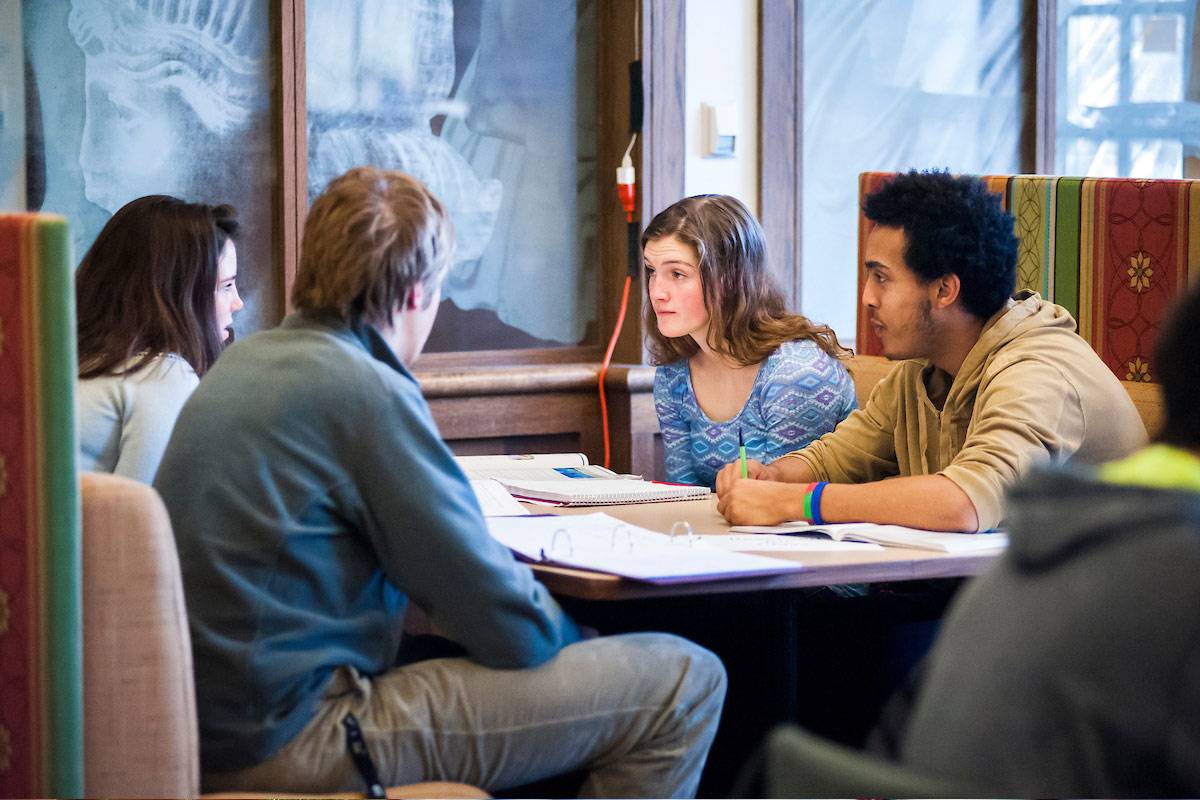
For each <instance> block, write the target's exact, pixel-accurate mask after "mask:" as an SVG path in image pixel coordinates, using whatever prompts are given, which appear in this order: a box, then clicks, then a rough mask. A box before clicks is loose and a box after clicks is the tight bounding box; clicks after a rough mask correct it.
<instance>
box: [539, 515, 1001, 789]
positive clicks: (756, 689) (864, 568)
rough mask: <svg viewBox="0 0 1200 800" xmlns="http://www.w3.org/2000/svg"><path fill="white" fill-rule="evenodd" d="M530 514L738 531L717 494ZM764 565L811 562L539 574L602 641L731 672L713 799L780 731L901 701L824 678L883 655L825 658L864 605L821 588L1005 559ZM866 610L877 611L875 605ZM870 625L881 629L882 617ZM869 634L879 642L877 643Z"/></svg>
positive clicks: (963, 570)
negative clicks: (676, 638)
mask: <svg viewBox="0 0 1200 800" xmlns="http://www.w3.org/2000/svg"><path fill="white" fill-rule="evenodd" d="M527 507H528V508H529V509H530V510H531V511H532V512H533V513H535V514H539V513H540V514H544V513H546V512H547V511H550V512H552V513H555V514H590V513H594V512H596V511H603V512H605V513H607V514H609V515H611V516H613V517H617V518H618V519H621V520H623V521H625V522H628V523H631V524H634V525H639V526H641V527H643V528H647V529H649V530H653V531H658V532H661V533H669V532H670V530H671V526H672V525H673V524H674V523H675V522H677V521H679V520H684V521H686V522H688V523H690V524H691V526H692V530H693V531H694V532H695V533H697V534H701V535H706V536H720V535H722V534H725V533H728V532H729V524H728V523H727V522H725V520H724V519H723V518H722V517H721V515H720V514H718V513H717V501H716V497H715V495H714V496H710V497H708V498H706V499H703V500H689V501H681V502H670V503H644V504H638V505H620V506H601V507H597V506H592V507H586V508H547V507H545V506H534V505H528V506H527ZM763 555H768V556H771V557H774V558H783V559H788V560H793V561H799V562H801V563H802V564H803V565H804V567H805V568H804V569H803V570H801V571H800V572H793V573H788V574H784V575H768V576H761V577H748V578H738V579H726V580H713V581H700V582H696V583H676V584H666V585H658V584H652V583H644V582H641V581H635V580H630V579H628V578H620V577H617V576H615V575H608V574H605V573H599V572H592V571H589V570H580V569H571V568H565V567H554V566H545V565H542V564H534V565H533V569H534V571H535V573H536V574H537V576H538V579H539V580H540V581H541V582H542V583H544V584H545V585H546V587H547V588H548V589H550V591H551V592H552V593H554V594H555V595H556V596H557V597H558V598H559V599H560V601H562V602H563V604H564V606H566V607H567V609H568V611H570V612H571V614H572V615H573V616H574V617H576V619H578V620H579V621H580V622H582V623H584V624H586V625H591V626H593V627H595V628H597V629H598V630H600V631H601V632H602V633H622V632H633V631H639V630H657V631H666V632H670V633H675V634H678V635H681V636H684V637H686V638H688V639H691V640H692V641H695V642H697V643H698V644H701V645H703V646H704V647H707V648H709V649H710V650H712V651H713V652H715V653H716V654H717V655H718V656H719V657H720V658H721V660H722V661H723V662H724V664H725V667H726V671H727V673H728V676H729V693H728V695H727V698H726V705H725V712H724V715H723V717H722V722H721V726H720V728H719V729H718V732H717V739H716V742H715V743H714V745H713V749H712V752H711V754H710V757H709V762H708V766H707V768H706V770H705V774H704V778H703V780H702V782H701V786H700V795H701V796H702V797H725V796H728V793H729V791H730V790H731V788H732V784H733V781H734V778H735V776H736V774H737V772H738V770H739V768H740V767H741V765H742V764H743V763H744V762H745V760H746V758H747V757H748V756H749V754H750V751H751V749H752V748H753V747H754V745H755V744H756V743H757V742H758V741H759V740H760V739H761V738H762V736H763V735H765V734H766V732H767V731H768V730H769V729H770V728H771V727H772V726H773V725H774V724H776V723H779V722H785V721H795V722H801V723H803V724H806V725H809V726H810V727H813V723H814V715H815V716H818V717H823V718H825V719H828V718H831V717H832V718H838V717H841V718H844V719H845V720H850V721H849V722H845V723H841V722H839V724H844V725H845V726H846V727H847V728H850V729H853V728H854V726H855V725H856V724H861V725H866V724H869V722H870V721H872V720H873V719H874V715H875V713H877V704H878V703H879V702H882V699H881V698H882V696H885V695H886V693H887V692H889V691H890V687H887V686H882V685H881V687H874V692H873V691H872V687H869V686H863V685H861V684H859V683H856V682H855V681H857V680H858V679H857V678H855V677H853V676H848V677H847V680H848V681H849V683H850V684H851V685H850V688H849V689H848V690H847V689H846V687H844V686H841V687H839V686H837V685H835V684H831V683H830V680H829V678H828V676H825V675H823V674H822V672H821V670H822V669H824V668H825V667H824V666H823V662H829V663H830V668H831V669H832V671H833V673H834V674H833V676H832V678H833V680H834V681H836V680H837V679H839V678H841V677H843V676H842V674H841V672H840V670H839V669H838V668H837V667H836V665H835V662H836V659H838V658H843V659H844V658H846V657H847V652H846V648H847V647H849V648H850V650H853V651H854V652H853V655H854V656H856V657H860V658H861V660H862V661H863V663H864V664H871V663H874V662H873V661H872V659H873V658H874V657H875V656H878V655H879V652H875V651H870V650H866V651H861V652H860V651H859V649H858V645H857V643H851V644H849V645H848V644H847V641H846V640H841V641H840V644H841V646H842V648H843V650H842V652H837V653H835V652H831V651H828V650H822V649H821V647H822V646H821V645H820V644H818V643H819V642H821V641H823V640H822V638H821V637H822V635H823V634H824V635H828V632H829V630H830V629H837V630H841V629H843V628H846V629H847V630H851V631H852V630H855V629H856V627H857V626H858V625H859V624H860V623H861V622H863V619H864V615H862V614H858V615H857V616H856V613H857V612H855V611H854V608H855V605H856V603H857V602H858V601H855V600H850V601H846V602H840V601H838V600H837V599H836V598H835V597H834V596H833V595H832V593H829V592H826V593H823V594H820V595H817V594H814V593H817V592H820V590H819V588H816V587H822V586H832V585H837V584H862V583H892V582H896V581H909V580H914V579H923V578H956V577H965V576H971V575H976V574H979V573H980V572H983V571H984V570H985V569H987V567H988V566H989V565H990V564H991V563H992V562H993V561H994V560H995V559H996V557H997V554H996V553H988V554H986V555H980V554H971V555H948V554H945V553H937V552H932V551H928V550H915V549H908V548H894V547H893V548H884V549H882V550H874V549H864V550H862V551H858V552H855V551H849V550H831V551H825V552H792V553H787V552H778V551H775V552H764V553H763ZM830 598H834V599H832V600H831V599H830ZM862 602H863V603H866V602H870V601H869V600H868V599H867V598H863V599H862ZM868 608H869V607H868ZM865 616H866V623H867V624H868V626H869V625H870V623H871V619H870V614H869V613H868V614H866V615H865ZM817 628H822V629H823V630H822V631H816V630H815V629H817ZM814 634H815V641H814ZM862 635H863V636H864V637H866V638H867V639H870V633H864V634H862ZM834 636H835V641H837V640H836V634H834ZM852 637H853V635H851V636H850V637H848V638H852ZM882 646H883V645H882V643H880V644H879V647H882ZM814 647H815V649H814ZM880 652H882V651H880ZM814 655H816V656H817V657H816V658H815V659H814V658H813V656H814ZM831 659H832V660H831ZM868 672H869V670H868ZM871 674H873V673H871ZM814 676H815V677H814ZM818 703H820V704H821V705H818ZM855 703H858V705H857V706H856V705H855ZM857 720H861V723H860V722H857ZM818 721H819V720H818ZM816 729H817V730H818V731H819V732H822V733H825V734H827V735H830V734H836V733H837V731H836V730H824V731H822V730H821V729H820V727H819V725H818V726H816Z"/></svg>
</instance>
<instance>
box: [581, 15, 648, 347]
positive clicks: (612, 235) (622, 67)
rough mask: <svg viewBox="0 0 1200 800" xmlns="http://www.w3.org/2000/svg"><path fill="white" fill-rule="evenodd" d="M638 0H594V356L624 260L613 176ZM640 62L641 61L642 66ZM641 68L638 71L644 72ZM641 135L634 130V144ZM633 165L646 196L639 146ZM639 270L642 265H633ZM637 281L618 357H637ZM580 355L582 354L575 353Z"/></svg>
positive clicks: (625, 142) (622, 136)
mask: <svg viewBox="0 0 1200 800" xmlns="http://www.w3.org/2000/svg"><path fill="white" fill-rule="evenodd" d="M642 2H643V0H611V1H610V2H605V3H598V4H597V5H596V30H597V37H596V50H597V51H596V71H597V82H596V120H597V132H596V133H597V136H598V140H597V147H596V153H597V159H598V161H597V165H596V184H597V191H599V193H600V197H599V199H598V203H597V208H598V210H599V215H600V216H599V219H598V220H597V231H596V233H597V237H598V241H597V243H596V256H597V261H596V263H597V264H598V265H599V276H598V281H597V284H598V286H597V288H598V290H599V292H600V295H599V297H598V298H597V311H598V314H597V317H598V321H599V330H598V334H597V336H596V341H595V342H594V344H595V345H596V348H597V350H598V352H597V354H596V359H595V360H596V361H599V360H600V359H601V358H602V357H603V355H604V349H605V348H606V347H607V346H608V340H609V338H610V337H611V336H612V330H613V326H614V325H615V324H616V320H617V310H618V308H619V306H620V301H621V288H622V286H624V283H625V275H626V273H627V263H628V232H627V225H626V222H625V212H624V211H623V210H622V209H621V203H620V201H619V200H618V199H617V192H616V185H615V177H616V169H617V167H618V166H620V164H621V156H623V155H624V154H625V148H626V147H628V146H629V137H630V136H631V134H632V131H631V130H630V124H631V121H630V119H629V111H630V109H629V65H630V64H631V63H632V62H633V61H635V60H636V59H637V58H638V49H639V41H638V39H637V35H636V31H638V30H639V25H638V22H637V16H638V14H639V13H641V4H642ZM644 66H645V65H643V67H644ZM645 74H646V73H644V72H643V76H645ZM640 144H641V137H640V136H639V145H640ZM632 157H633V165H634V169H635V170H636V172H637V176H638V178H639V193H638V195H639V196H638V200H639V201H641V202H643V203H644V202H645V195H644V181H642V180H641V178H642V176H643V175H644V173H643V171H642V170H643V165H644V164H645V163H646V162H645V159H644V158H643V148H642V147H641V146H636V147H634V148H633V154H632ZM638 272H639V274H640V272H641V270H638ZM639 289H640V283H638V284H635V285H633V286H631V287H630V292H629V294H630V303H629V305H630V310H629V313H628V314H627V315H626V317H625V323H624V326H623V327H622V333H621V338H620V339H619V340H618V345H617V348H616V351H615V353H616V354H615V356H614V357H615V358H616V359H617V360H622V361H625V360H630V359H632V360H639V359H640V352H641V341H640V339H641V337H640V336H639V333H640V330H641V323H640V320H639V317H640V315H641V294H640V292H639ZM579 360H583V359H579Z"/></svg>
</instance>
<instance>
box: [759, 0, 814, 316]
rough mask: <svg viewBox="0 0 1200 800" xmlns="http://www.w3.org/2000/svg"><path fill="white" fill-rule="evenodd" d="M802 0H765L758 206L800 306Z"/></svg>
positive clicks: (787, 288) (791, 298)
mask: <svg viewBox="0 0 1200 800" xmlns="http://www.w3.org/2000/svg"><path fill="white" fill-rule="evenodd" d="M803 19H804V0H761V1H760V5H759V37H760V39H759V48H758V51H759V57H758V82H759V101H758V176H759V177H758V180H759V194H758V209H759V219H760V220H761V221H762V226H763V231H764V232H765V233H766V237H767V252H768V253H769V254H770V255H769V258H770V264H771V267H772V272H774V274H775V279H776V280H777V281H778V282H779V285H780V287H781V288H782V289H783V291H784V294H785V296H786V297H787V299H788V302H789V303H790V304H791V307H792V308H793V309H799V308H800V300H801V297H800V288H801V280H800V270H801V269H802V264H801V242H802V241H803V239H802V238H801V226H802V217H801V204H802V202H803V189H804V183H803V165H804V149H803V144H804V142H803V131H804V117H803V114H804V102H803V96H804V32H803V24H802V22H803Z"/></svg>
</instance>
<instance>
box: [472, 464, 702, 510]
mask: <svg viewBox="0 0 1200 800" xmlns="http://www.w3.org/2000/svg"><path fill="white" fill-rule="evenodd" d="M455 460H456V461H458V464H459V466H461V467H462V469H463V471H464V472H465V473H466V474H467V477H468V478H470V479H471V480H472V481H477V480H488V479H490V480H494V481H496V482H497V483H499V484H500V485H501V486H503V487H504V488H505V489H506V490H508V491H509V492H510V493H511V494H512V495H513V496H514V497H516V498H517V499H519V500H536V501H539V502H543V503H552V504H554V505H563V506H602V505H616V504H621V503H655V502H660V501H664V500H692V499H695V498H698V497H706V496H707V495H708V494H709V489H708V487H705V486H682V485H678V484H670V483H656V482H654V481H646V480H642V479H641V478H636V477H624V476H621V475H618V474H617V473H615V472H613V471H612V470H608V469H605V468H604V467H601V466H597V465H595V464H589V463H588V460H587V456H585V455H583V454H582V453H541V454H536V455H526V456H458V457H457V458H456V459H455Z"/></svg>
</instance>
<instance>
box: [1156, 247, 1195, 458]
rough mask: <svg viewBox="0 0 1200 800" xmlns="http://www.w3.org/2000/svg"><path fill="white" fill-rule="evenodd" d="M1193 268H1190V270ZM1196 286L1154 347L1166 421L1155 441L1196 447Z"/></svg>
mask: <svg viewBox="0 0 1200 800" xmlns="http://www.w3.org/2000/svg"><path fill="white" fill-rule="evenodd" d="M1193 269H1194V267H1193ZM1197 329H1200V284H1197V285H1194V286H1192V287H1191V288H1190V289H1189V290H1188V291H1187V292H1186V293H1184V295H1183V296H1182V297H1180V298H1179V299H1178V300H1177V301H1176V303H1175V307H1174V309H1173V310H1172V312H1171V315H1170V317H1168V318H1167V323H1166V325H1164V326H1163V329H1162V331H1161V332H1160V333H1159V337H1158V343H1157V344H1156V345H1155V346H1154V364H1155V369H1156V370H1157V372H1158V379H1159V381H1160V382H1161V384H1162V393H1163V401H1164V405H1165V406H1166V419H1165V421H1164V422H1163V427H1162V431H1160V432H1159V434H1158V440H1159V441H1160V442H1163V443H1164V444H1170V445H1174V446H1176V447H1184V448H1188V449H1192V450H1195V449H1197V448H1200V336H1197V335H1196V330H1197Z"/></svg>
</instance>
